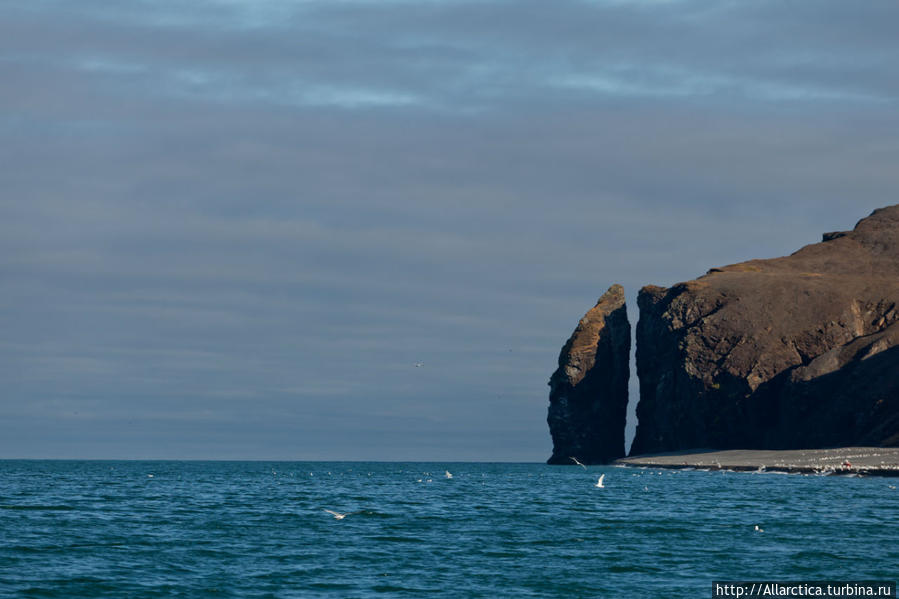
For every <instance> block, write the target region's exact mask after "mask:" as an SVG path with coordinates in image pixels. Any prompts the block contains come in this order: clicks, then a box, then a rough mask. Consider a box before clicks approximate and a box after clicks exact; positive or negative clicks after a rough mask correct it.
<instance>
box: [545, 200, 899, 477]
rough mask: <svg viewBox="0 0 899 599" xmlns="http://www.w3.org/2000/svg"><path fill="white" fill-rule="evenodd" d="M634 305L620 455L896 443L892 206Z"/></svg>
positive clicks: (898, 241) (898, 209)
mask: <svg viewBox="0 0 899 599" xmlns="http://www.w3.org/2000/svg"><path fill="white" fill-rule="evenodd" d="M638 305H639V310H640V318H639V322H638V324H637V335H636V339H637V375H638V377H639V380H640V400H639V403H638V404H637V418H638V426H637V434H636V438H635V439H634V444H633V446H632V448H631V455H640V454H648V453H658V452H668V451H680V450H685V449H691V448H700V447H701V448H713V449H737V448H741V449H797V448H823V447H840V446H851V445H862V446H892V447H895V446H899V205H896V206H890V207H887V208H882V209H879V210H876V211H875V212H874V213H873V214H871V216H869V217H868V218H865V219H863V220H861V221H859V223H858V224H857V225H856V227H855V228H854V229H853V230H852V231H842V232H836V233H826V234H824V236H823V240H822V242H821V243H816V244H813V245H808V246H806V247H803V248H802V249H800V250H798V251H797V252H795V253H794V254H792V255H790V256H786V257H782V258H774V259H768V260H750V261H748V262H742V263H739V264H733V265H730V266H724V267H720V268H713V269H711V270H710V271H709V272H708V273H707V274H706V275H704V276H701V277H699V278H697V279H695V280H692V281H687V282H684V283H679V284H677V285H674V286H673V287H670V288H663V287H655V286H647V287H644V288H643V289H642V290H641V291H640V294H639V297H638ZM622 313H623V303H622ZM569 343H570V342H569ZM566 347H567V346H566ZM563 354H564V350H563ZM615 360H616V363H617V362H620V358H615ZM597 361H598V360H597ZM560 368H561V361H560ZM594 368H596V367H595V366H594ZM606 370H608V369H606ZM557 374H558V371H557ZM553 376H554V377H556V375H553ZM616 376H619V377H620V375H616ZM551 384H552V383H551ZM595 384H596V385H597V386H598V387H604V386H605V385H604V383H602V382H601V381H597V382H596V383H595ZM598 397H599V396H595V397H594V399H593V401H594V402H600V401H606V400H604V399H602V400H601V399H598ZM581 402H582V403H584V402H586V403H589V402H590V400H588V399H584V400H581ZM616 405H617V404H616ZM552 411H553V408H552V405H551V407H550V413H551V414H552ZM579 413H589V410H586V411H585V410H583V409H582V411H581V412H579ZM571 430H572V431H574V430H576V431H579V432H582V431H586V430H591V431H593V430H598V429H596V428H595V427H594V428H591V427H590V426H589V425H586V424H578V425H576V426H575V427H573V428H572V429H571ZM567 434H568V433H567V432H566V431H554V432H553V438H554V440H555V439H556V438H557V437H559V438H565V437H566V435H567ZM615 434H616V436H615V437H614V439H615V442H616V443H617V439H618V437H617V433H615ZM581 443H582V444H584V445H589V444H590V443H593V444H600V442H599V441H592V442H591V441H588V440H583V441H581ZM555 458H556V452H555V451H554V454H553V459H555Z"/></svg>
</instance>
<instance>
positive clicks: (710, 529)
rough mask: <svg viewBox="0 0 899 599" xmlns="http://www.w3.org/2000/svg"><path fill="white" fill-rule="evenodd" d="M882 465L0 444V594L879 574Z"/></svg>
mask: <svg viewBox="0 0 899 599" xmlns="http://www.w3.org/2000/svg"><path fill="white" fill-rule="evenodd" d="M446 472H449V473H451V475H452V478H448V477H447V476H446V474H445V473H446ZM600 474H605V478H604V488H596V487H595V486H594V485H595V484H596V481H597V478H598V477H599V475H600ZM896 484H897V479H891V478H876V477H875V478H857V477H840V476H802V475H781V474H772V473H758V474H757V473H735V472H703V471H677V470H649V469H636V468H624V467H589V468H587V469H583V468H580V467H577V466H562V467H560V466H546V465H543V464H507V463H448V462H447V463H444V462H441V463H383V462H381V463H378V462H371V463H368V462H331V463H326V462H310V463H305V462H177V461H161V462H153V461H121V462H118V461H18V460H14V461H0V597H65V598H76V597H90V598H96V597H116V598H119V597H127V598H144V597H147V598H149V597H191V598H194V597H197V598H202V597H259V598H263V597H272V598H281V597H284V598H287V597H303V598H305V597H341V598H342V597H391V596H393V597H418V596H422V597H424V596H434V597H625V598H627V597H665V598H673V597H685V598H686V597H689V598H695V597H711V595H712V582H713V581H716V580H766V579H771V580H796V581H799V580H802V581H810V580H846V581H849V580H891V581H895V580H896V579H897V578H899V490H896V489H892V488H890V487H891V486H896ZM325 510H333V511H336V512H338V513H347V512H351V513H350V514H349V515H348V516H346V517H345V518H343V519H337V518H335V517H333V516H332V515H331V514H329V513H327V512H326V511H325ZM756 526H758V527H759V528H760V529H761V530H760V531H757V530H756V529H755V527H756Z"/></svg>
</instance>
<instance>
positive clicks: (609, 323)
mask: <svg viewBox="0 0 899 599" xmlns="http://www.w3.org/2000/svg"><path fill="white" fill-rule="evenodd" d="M630 347H631V325H630V323H629V322H628V320H627V309H626V307H625V304H624V289H623V288H622V287H621V285H613V286H612V287H610V288H609V290H608V291H607V292H606V293H605V294H604V295H603V296H602V297H601V298H599V301H598V302H597V303H596V306H595V307H594V308H593V309H591V310H590V311H589V312H587V314H586V315H585V316H584V317H583V318H582V319H581V321H580V322H579V323H578V325H577V328H576V329H575V330H574V333H572V335H571V338H569V339H568V342H567V343H565V346H564V347H563V348H562V353H561V354H559V368H558V369H557V370H556V372H555V373H554V374H553V375H552V377H551V378H550V381H549V386H550V392H549V415H548V417H547V422H548V423H549V430H550V433H551V434H552V438H553V454H552V457H550V458H549V460H548V462H549V463H550V464H572V463H573V462H572V461H571V457H572V456H573V457H576V458H577V459H578V460H580V461H581V462H583V463H585V464H601V463H606V462H609V461H611V460H614V459H616V458H620V457H622V456H624V455H625V451H624V425H625V419H626V413H627V381H628V377H629V371H628V368H629V364H628V362H629V356H630Z"/></svg>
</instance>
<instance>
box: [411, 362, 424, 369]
mask: <svg viewBox="0 0 899 599" xmlns="http://www.w3.org/2000/svg"><path fill="white" fill-rule="evenodd" d="M424 365H425V363H424V362H416V363H415V364H414V365H413V366H415V367H416V368H421V367H422V366H424Z"/></svg>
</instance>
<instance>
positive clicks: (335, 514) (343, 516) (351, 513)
mask: <svg viewBox="0 0 899 599" xmlns="http://www.w3.org/2000/svg"><path fill="white" fill-rule="evenodd" d="M325 511H326V512H328V513H329V514H331V515H332V516H334V519H335V520H343V519H344V518H346V517H347V516H352V515H353V514H361V513H362V512H347V513H346V514H341V513H340V512H332V511H331V510H325Z"/></svg>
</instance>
